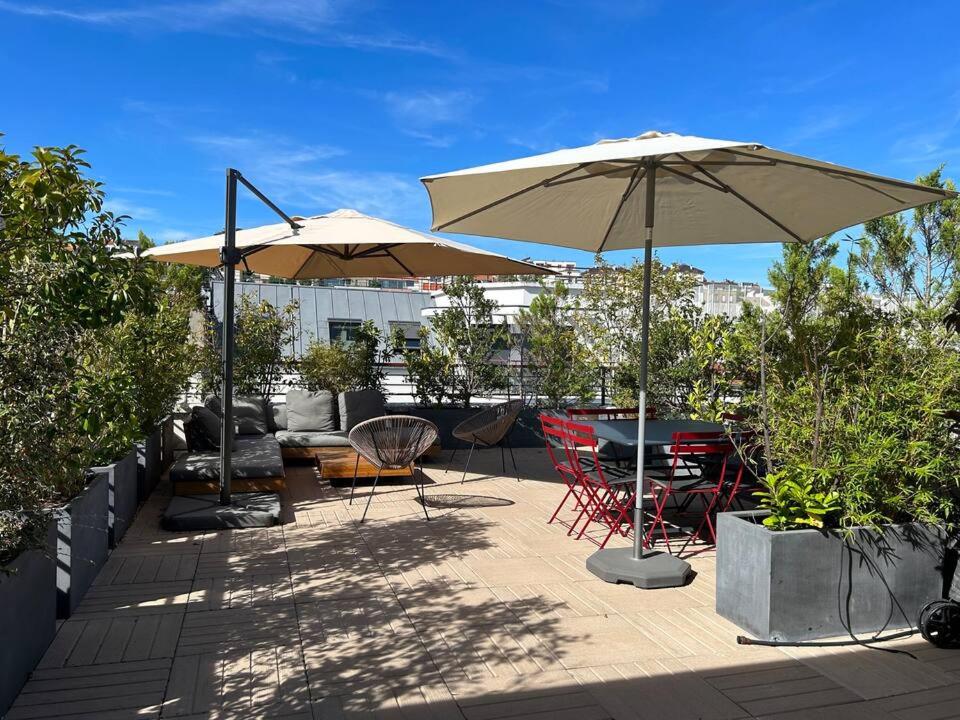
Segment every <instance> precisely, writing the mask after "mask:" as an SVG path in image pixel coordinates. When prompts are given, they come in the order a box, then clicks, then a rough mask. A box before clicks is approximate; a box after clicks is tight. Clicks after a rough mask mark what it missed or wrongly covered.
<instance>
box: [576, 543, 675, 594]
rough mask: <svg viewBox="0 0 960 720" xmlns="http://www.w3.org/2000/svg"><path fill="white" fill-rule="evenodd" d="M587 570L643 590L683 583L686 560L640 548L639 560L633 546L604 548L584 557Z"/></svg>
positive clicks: (612, 580)
mask: <svg viewBox="0 0 960 720" xmlns="http://www.w3.org/2000/svg"><path fill="white" fill-rule="evenodd" d="M587 570H589V571H590V572H592V573H593V574H594V575H596V576H597V577H598V578H600V579H601V580H603V581H605V582H608V583H629V584H631V585H633V586H634V587H638V588H641V589H643V590H654V589H657V588H670V587H680V586H681V585H686V584H687V582H688V580H689V578H690V575H691V573H692V572H693V570H692V568H691V567H690V563H688V562H686V561H684V560H681V559H680V558H678V557H674V556H673V555H670V554H668V553H664V552H659V551H650V550H646V551H644V554H643V557H642V558H640V559H639V560H637V559H635V558H634V557H633V548H604V549H603V550H597V552H595V553H594V554H593V555H591V556H590V557H588V558H587Z"/></svg>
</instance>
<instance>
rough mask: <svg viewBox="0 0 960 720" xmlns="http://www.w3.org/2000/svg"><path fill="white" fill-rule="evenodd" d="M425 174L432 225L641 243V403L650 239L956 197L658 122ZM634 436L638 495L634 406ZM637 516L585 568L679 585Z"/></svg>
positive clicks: (810, 232) (845, 220)
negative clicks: (670, 129)
mask: <svg viewBox="0 0 960 720" xmlns="http://www.w3.org/2000/svg"><path fill="white" fill-rule="evenodd" d="M422 181H423V183H424V185H425V186H426V188H427V192H428V193H429V195H430V202H431V204H432V206H433V227H432V229H433V230H445V231H448V232H457V233H465V234H469V235H489V236H494V237H505V238H512V239H514V240H528V241H531V242H539V243H547V244H551V245H562V246H564V247H570V248H578V249H581V250H590V251H593V252H602V251H605V250H623V249H628V248H639V247H642V248H643V249H644V288H643V290H644V292H643V302H642V310H641V312H642V326H641V327H642V331H641V338H642V339H641V348H640V387H639V388H638V395H639V398H638V399H639V403H638V404H639V407H640V408H641V409H642V408H644V407H646V391H647V354H648V349H649V327H650V271H651V267H652V248H653V247H655V246H676V245H707V244H713V243H749V242H803V241H809V240H814V239H816V238H818V237H823V236H824V235H828V234H830V233H832V232H834V231H836V230H840V229H842V228H845V227H849V226H851V225H856V224H857V223H861V222H864V221H866V220H870V219H872V218H875V217H880V216H882V215H889V214H890V213H894V212H899V211H901V210H906V209H908V208H912V207H916V206H918V205H923V204H925V203H930V202H935V201H937V200H942V199H943V198H945V197H951V196H955V195H956V193H950V192H947V191H944V190H940V189H937V188H928V187H923V186H921V185H916V184H914V183H908V182H903V181H902V180H894V179H892V178H886V177H881V176H879V175H871V174H870V173H865V172H861V171H859V170H853V169H851V168H846V167H841V166H839V165H832V164H830V163H826V162H823V161H821V160H811V159H809V158H805V157H801V156H799V155H791V154H789V153H784V152H780V151H779V150H772V149H770V148H767V147H765V146H763V145H760V144H758V143H752V142H747V143H744V142H734V141H730V140H711V139H708V138H701V137H694V136H685V135H676V134H673V133H660V132H655V131H652V132H647V133H644V134H643V135H640V136H638V137H635V138H628V139H624V140H601V141H600V142H598V143H596V144H594V145H588V146H586V147H580V148H573V149H569V150H558V151H556V152H551V153H546V154H543V155H534V156H532V157H527V158H521V159H519V160H510V161H508V162H502V163H496V164H493V165H484V166H481V167H475V168H469V169H467V170H460V171H457V172H451V173H445V174H442V175H431V176H428V177H425V178H422ZM640 188H642V192H641V191H640ZM654 226H656V230H657V232H656V235H654ZM637 435H638V438H637V441H638V442H637V447H638V451H637V468H638V470H639V472H638V480H637V495H636V496H637V497H638V498H640V497H642V494H641V487H642V484H641V482H640V480H639V477H640V474H641V473H642V472H643V468H644V455H645V451H644V413H643V412H642V411H641V412H640V413H639V420H638V428H637ZM643 524H644V517H643V510H642V502H637V503H636V504H635V508H634V533H633V534H634V540H633V549H632V552H625V551H624V550H623V549H621V548H617V549H604V550H600V551H598V552H596V553H594V555H592V556H591V557H590V559H589V560H588V561H587V567H588V569H590V570H591V571H592V572H593V573H594V574H596V575H598V576H599V577H601V578H602V579H604V580H607V581H608V582H631V583H633V584H634V585H636V586H638V587H644V588H654V587H668V586H676V585H681V584H683V583H684V582H686V580H687V578H688V577H689V574H690V571H691V568H690V565H689V564H688V563H685V562H683V561H681V560H679V558H671V557H669V556H665V555H663V554H662V553H651V554H646V553H645V550H644V549H643V538H644V532H643ZM641 561H643V562H641Z"/></svg>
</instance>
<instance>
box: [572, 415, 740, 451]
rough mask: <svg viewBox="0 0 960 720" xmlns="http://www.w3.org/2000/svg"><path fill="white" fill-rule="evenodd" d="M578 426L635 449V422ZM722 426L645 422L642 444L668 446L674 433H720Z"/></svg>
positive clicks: (698, 422) (595, 422)
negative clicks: (586, 426) (591, 429)
mask: <svg viewBox="0 0 960 720" xmlns="http://www.w3.org/2000/svg"><path fill="white" fill-rule="evenodd" d="M577 423H578V424H580V425H589V426H590V427H592V428H593V431H594V432H595V433H596V434H597V437H598V438H600V439H601V440H608V441H610V442H613V443H616V444H617V445H623V446H625V447H628V448H634V449H636V447H637V421H636V420H588V421H583V420H577ZM722 430H723V425H721V424H720V423H715V422H709V421H706V420H647V421H646V425H645V429H644V437H643V444H644V445H669V444H670V443H672V442H673V434H674V433H676V432H720V431H722Z"/></svg>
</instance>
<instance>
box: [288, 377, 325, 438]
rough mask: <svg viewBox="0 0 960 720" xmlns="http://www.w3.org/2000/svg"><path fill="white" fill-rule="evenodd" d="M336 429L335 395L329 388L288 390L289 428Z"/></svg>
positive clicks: (300, 429) (317, 430)
mask: <svg viewBox="0 0 960 720" xmlns="http://www.w3.org/2000/svg"><path fill="white" fill-rule="evenodd" d="M336 429H337V418H336V415H335V414H334V409H333V395H331V394H330V391H329V390H320V391H318V392H310V391H309V390H298V389H296V388H295V389H293V390H290V391H288V392H287V430H295V431H297V432H304V431H313V432H333V431H334V430H336Z"/></svg>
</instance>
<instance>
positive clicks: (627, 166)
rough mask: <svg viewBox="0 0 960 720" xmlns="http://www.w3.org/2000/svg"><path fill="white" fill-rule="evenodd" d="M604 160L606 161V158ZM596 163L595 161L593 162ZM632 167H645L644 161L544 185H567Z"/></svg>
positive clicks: (624, 170)
mask: <svg viewBox="0 0 960 720" xmlns="http://www.w3.org/2000/svg"><path fill="white" fill-rule="evenodd" d="M603 162H606V161H605V160H604V161H603ZM591 164H594V163H591ZM632 167H637V168H642V167H645V165H643V164H642V163H630V164H629V165H627V164H624V165H623V166H622V167H615V168H613V169H611V170H604V171H603V172H595V173H590V174H588V175H581V176H579V177H575V178H566V179H565V180H557V181H556V182H548V183H547V184H546V185H545V186H544V187H557V186H558V185H566V184H567V183H575V182H580V181H581V180H591V179H592V178H597V177H603V176H605V175H615V174H616V173H619V172H626V171H627V170H629V169H630V168H632Z"/></svg>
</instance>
